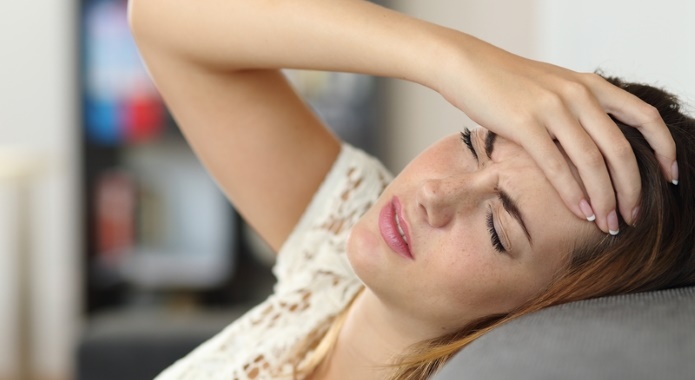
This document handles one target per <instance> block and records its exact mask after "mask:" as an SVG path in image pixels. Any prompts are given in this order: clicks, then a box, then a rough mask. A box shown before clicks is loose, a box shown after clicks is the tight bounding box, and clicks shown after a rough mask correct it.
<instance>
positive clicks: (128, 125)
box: [123, 95, 164, 143]
mask: <svg viewBox="0 0 695 380" xmlns="http://www.w3.org/2000/svg"><path fill="white" fill-rule="evenodd" d="M123 118H124V120H123V125H124V126H125V139H126V141H127V142H129V143H137V142H143V141H148V140H151V139H155V138H157V137H159V136H160V135H161V133H162V131H163V130H164V106H163V105H162V101H161V100H160V99H159V98H158V97H155V96H147V95H141V96H133V97H132V98H130V99H128V100H127V101H126V103H125V107H124V115H123Z"/></svg>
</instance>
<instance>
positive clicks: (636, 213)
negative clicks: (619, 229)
mask: <svg viewBox="0 0 695 380" xmlns="http://www.w3.org/2000/svg"><path fill="white" fill-rule="evenodd" d="M637 216H639V206H637V207H635V208H633V209H632V226H633V227H634V226H635V225H637Z"/></svg>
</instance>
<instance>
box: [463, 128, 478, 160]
mask: <svg viewBox="0 0 695 380" xmlns="http://www.w3.org/2000/svg"><path fill="white" fill-rule="evenodd" d="M461 141H463V143H464V144H466V146H467V147H468V150H470V151H471V153H472V154H473V157H475V159H476V161H477V160H478V153H476V152H475V148H473V142H472V141H471V130H470V129H464V130H463V131H461Z"/></svg>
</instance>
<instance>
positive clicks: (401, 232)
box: [394, 212, 408, 244]
mask: <svg viewBox="0 0 695 380" xmlns="http://www.w3.org/2000/svg"><path fill="white" fill-rule="evenodd" d="M394 219H396V227H397V228H398V233H399V234H401V237H402V238H403V241H404V242H405V244H408V238H407V237H406V236H405V232H403V227H401V218H399V217H398V213H397V212H396V213H394Z"/></svg>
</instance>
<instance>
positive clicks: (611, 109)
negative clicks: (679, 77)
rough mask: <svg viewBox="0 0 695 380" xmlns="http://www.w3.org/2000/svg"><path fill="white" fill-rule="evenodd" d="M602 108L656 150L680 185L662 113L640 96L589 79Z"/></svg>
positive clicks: (595, 77)
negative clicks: (640, 135) (634, 131)
mask: <svg viewBox="0 0 695 380" xmlns="http://www.w3.org/2000/svg"><path fill="white" fill-rule="evenodd" d="M589 81H590V82H591V83H592V84H591V86H592V89H593V92H594V93H595V94H596V98H597V99H598V101H599V104H600V105H601V107H602V108H603V109H604V110H605V111H606V112H608V113H610V114H612V115H613V116H614V117H615V118H617V119H618V120H620V121H622V122H623V123H625V124H627V125H629V126H632V127H634V128H637V129H638V130H639V131H640V133H642V135H643V136H644V138H645V139H646V140H647V142H649V145H650V146H651V147H652V149H654V152H655V153H656V157H657V160H658V161H659V165H660V166H661V170H662V171H663V173H664V176H665V177H666V178H667V179H668V180H669V181H671V182H672V183H673V184H674V185H677V184H678V164H677V162H676V143H675V142H674V141H673V136H671V133H670V131H669V130H668V128H667V127H666V124H665V123H664V121H663V119H662V118H661V115H659V111H657V109H656V108H654V107H653V106H651V105H650V104H647V103H645V102H644V101H642V100H641V99H640V98H638V97H637V96H635V95H633V94H631V93H629V92H627V91H625V90H623V89H621V88H618V87H616V86H613V85H612V84H610V83H608V82H607V81H606V80H604V79H603V78H601V77H600V76H598V75H593V76H590V77H589Z"/></svg>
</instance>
